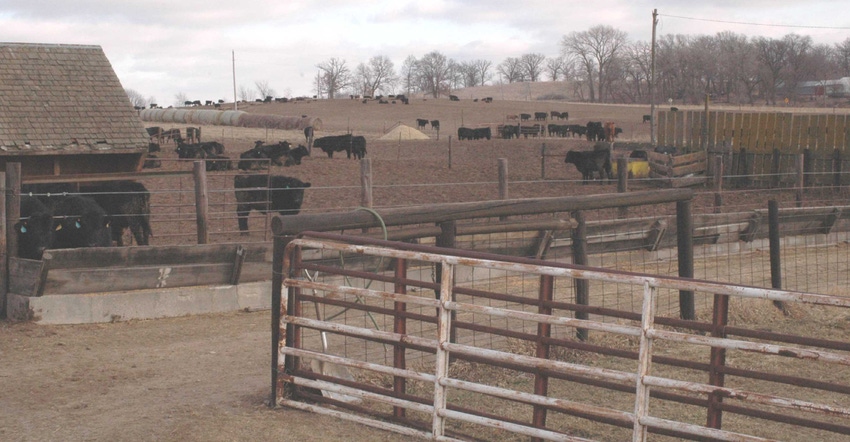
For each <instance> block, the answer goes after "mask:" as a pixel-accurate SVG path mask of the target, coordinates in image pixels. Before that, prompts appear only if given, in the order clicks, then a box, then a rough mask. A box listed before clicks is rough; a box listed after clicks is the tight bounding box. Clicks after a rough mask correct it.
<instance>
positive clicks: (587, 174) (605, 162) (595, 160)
mask: <svg viewBox="0 0 850 442" xmlns="http://www.w3.org/2000/svg"><path fill="white" fill-rule="evenodd" d="M564 162H565V163H572V164H574V165H575V166H576V169H577V170H578V171H579V173H581V183H582V184H587V183H588V182H590V181H591V180H593V173H594V172H599V179H600V180H602V179H603V174H604V175H605V176H606V177H607V178H608V179H609V180H610V179H613V176H614V174H613V173H612V171H611V151H610V150H608V149H598V150H597V149H594V150H592V151H589V152H579V151H575V150H571V151H569V152H567V157H566V158H565V159H564ZM600 184H601V181H600Z"/></svg>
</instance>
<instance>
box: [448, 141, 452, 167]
mask: <svg viewBox="0 0 850 442" xmlns="http://www.w3.org/2000/svg"><path fill="white" fill-rule="evenodd" d="M451 168H452V136H451V135H449V169H451Z"/></svg>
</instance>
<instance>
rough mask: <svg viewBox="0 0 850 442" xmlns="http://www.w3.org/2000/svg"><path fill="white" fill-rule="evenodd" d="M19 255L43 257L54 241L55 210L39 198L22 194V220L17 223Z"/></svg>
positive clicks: (29, 257) (31, 257)
mask: <svg viewBox="0 0 850 442" xmlns="http://www.w3.org/2000/svg"><path fill="white" fill-rule="evenodd" d="M15 232H16V233H17V235H18V256H19V257H21V258H26V259H41V255H42V253H44V251H45V250H47V249H49V248H50V246H51V244H52V243H53V211H51V210H50V209H49V208H48V207H47V206H46V205H45V204H44V203H42V202H41V200H39V199H38V198H36V197H34V196H29V195H23V196H21V220H20V221H18V222H17V223H15Z"/></svg>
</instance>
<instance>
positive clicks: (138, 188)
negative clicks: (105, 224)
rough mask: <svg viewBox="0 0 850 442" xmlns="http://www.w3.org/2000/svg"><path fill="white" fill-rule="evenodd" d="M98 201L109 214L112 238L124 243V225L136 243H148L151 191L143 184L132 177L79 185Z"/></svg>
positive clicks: (119, 244) (118, 242) (117, 242)
mask: <svg viewBox="0 0 850 442" xmlns="http://www.w3.org/2000/svg"><path fill="white" fill-rule="evenodd" d="M80 191H81V192H84V193H87V194H89V196H90V197H91V198H92V199H93V200H94V201H95V202H97V204H98V205H100V207H102V208H103V210H104V211H106V214H107V216H109V227H110V231H111V233H112V241H115V244H116V245H118V246H123V245H124V229H127V228H129V229H130V232H131V233H132V234H133V238H134V239H135V240H136V244H138V245H140V246H146V245H149V244H150V237H151V236H153V231H152V230H151V223H150V220H151V202H150V200H151V194H150V192H149V191H148V189H147V188H146V187H145V185H144V184H142V183H138V182H135V181H107V182H103V183H98V184H95V185H92V186H86V187H81V188H80Z"/></svg>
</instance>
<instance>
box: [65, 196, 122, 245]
mask: <svg viewBox="0 0 850 442" xmlns="http://www.w3.org/2000/svg"><path fill="white" fill-rule="evenodd" d="M53 216H54V217H55V218H56V219H55V221H54V228H53V230H54V239H53V244H52V246H51V247H50V248H51V249H74V248H78V247H110V246H112V235H111V231H110V228H109V217H108V216H107V215H106V211H105V210H103V208H102V207H100V205H98V204H97V202H96V201H95V200H93V199H91V198H89V197H85V196H79V195H71V196H68V197H65V198H62V199H61V200H60V201H59V202H58V203H57V204H56V208H55V209H54V211H53Z"/></svg>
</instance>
